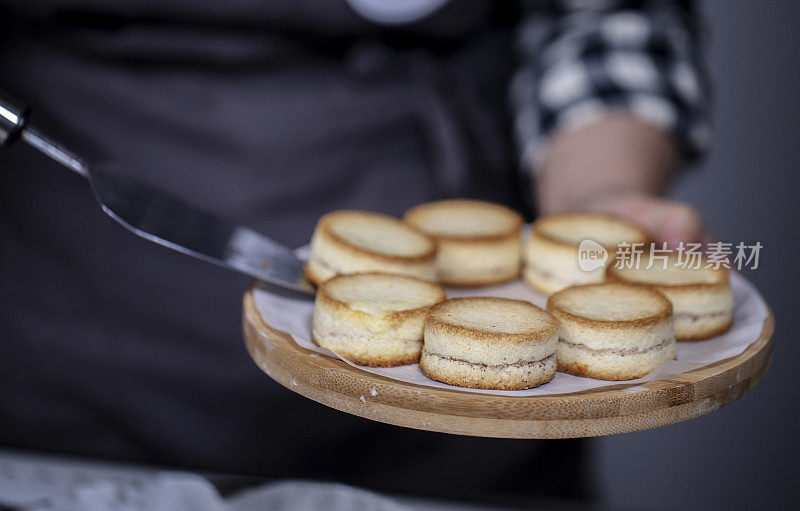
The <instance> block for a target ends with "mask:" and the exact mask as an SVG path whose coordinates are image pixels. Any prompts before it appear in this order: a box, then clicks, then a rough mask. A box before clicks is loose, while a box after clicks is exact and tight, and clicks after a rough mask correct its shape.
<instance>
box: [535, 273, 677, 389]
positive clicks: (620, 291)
mask: <svg viewBox="0 0 800 511" xmlns="http://www.w3.org/2000/svg"><path fill="white" fill-rule="evenodd" d="M547 310H548V311H549V312H550V313H551V314H552V315H553V316H555V317H556V319H558V321H559V323H560V324H561V327H560V330H559V339H558V357H557V358H558V370H559V371H562V372H565V373H570V374H574V375H576V376H587V377H589V378H597V379H600V380H630V379H633V378H641V377H642V376H645V375H647V374H648V373H650V372H651V371H652V370H653V369H655V368H656V367H658V366H659V365H661V363H662V362H665V361H667V360H672V359H674V358H675V357H676V354H677V351H676V347H675V332H674V330H673V320H672V305H671V304H670V303H669V300H667V299H666V298H665V297H664V296H663V295H661V294H660V293H658V292H657V291H655V290H653V289H650V288H648V287H645V286H633V285H628V284H621V283H601V284H584V285H580V286H574V287H570V288H567V289H564V290H562V291H559V292H557V293H555V294H554V295H552V296H551V297H550V299H549V300H548V301H547Z"/></svg>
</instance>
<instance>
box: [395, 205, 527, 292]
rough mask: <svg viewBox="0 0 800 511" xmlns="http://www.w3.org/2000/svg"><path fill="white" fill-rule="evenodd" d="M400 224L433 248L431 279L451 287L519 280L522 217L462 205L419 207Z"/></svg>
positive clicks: (488, 207) (494, 207)
mask: <svg viewBox="0 0 800 511" xmlns="http://www.w3.org/2000/svg"><path fill="white" fill-rule="evenodd" d="M403 220H405V221H406V222H408V223H409V224H411V225H413V226H414V227H416V228H417V229H419V230H421V231H422V232H424V233H426V234H427V235H429V236H430V237H431V238H433V239H434V241H435V242H436V248H437V250H436V274H437V277H438V279H439V282H441V283H443V284H446V285H451V286H478V285H486V284H498V283H500V282H506V281H509V280H513V279H515V278H517V277H518V276H519V267H520V259H521V255H522V242H521V240H520V232H521V230H522V216H521V215H520V214H519V213H517V212H516V211H514V210H512V209H509V208H507V207H505V206H501V205H500V204H494V203H491V202H483V201H476V200H466V199H453V200H442V201H437V202H429V203H426V204H420V205H419V206H416V207H414V208H411V209H410V210H408V211H407V212H406V213H405V215H403Z"/></svg>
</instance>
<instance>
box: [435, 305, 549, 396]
mask: <svg viewBox="0 0 800 511" xmlns="http://www.w3.org/2000/svg"><path fill="white" fill-rule="evenodd" d="M557 334H558V322H556V320H555V319H554V318H553V317H552V316H551V315H550V314H548V313H547V312H545V311H543V310H542V309H540V308H539V307H537V306H535V305H533V304H531V303H528V302H523V301H520V300H508V299H506V298H454V299H452V300H447V301H446V302H443V303H440V304H439V305H436V306H434V307H433V308H431V311H430V314H429V315H428V320H427V321H426V322H425V346H424V348H423V350H422V357H421V358H420V362H419V363H420V368H421V369H422V370H423V371H424V372H425V374H427V375H428V376H429V377H431V378H433V379H434V380H437V381H440V382H443V383H449V384H450V385H458V386H460V387H472V388H478V389H497V390H519V389H528V388H531V387H537V386H539V385H541V384H543V383H547V382H549V381H550V380H552V379H553V376H554V375H555V371H556V357H555V353H556V344H557V342H558V335H557Z"/></svg>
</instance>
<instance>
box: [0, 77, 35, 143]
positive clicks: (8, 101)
mask: <svg viewBox="0 0 800 511" xmlns="http://www.w3.org/2000/svg"><path fill="white" fill-rule="evenodd" d="M29 113H30V109H29V108H28V105H26V104H25V103H23V102H22V101H20V100H18V99H17V98H15V97H14V96H12V95H11V94H8V93H6V92H4V91H2V90H0V146H2V145H7V144H10V143H11V142H13V141H14V140H15V139H16V138H17V137H18V136H19V134H20V133H21V132H22V128H23V127H24V126H25V122H26V121H27V120H28V114H29Z"/></svg>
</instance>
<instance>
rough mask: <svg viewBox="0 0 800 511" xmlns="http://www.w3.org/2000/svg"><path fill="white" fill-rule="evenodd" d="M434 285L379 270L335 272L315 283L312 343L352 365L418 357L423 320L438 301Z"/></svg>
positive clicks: (440, 298) (399, 361)
mask: <svg viewBox="0 0 800 511" xmlns="http://www.w3.org/2000/svg"><path fill="white" fill-rule="evenodd" d="M444 299H445V293H444V290H443V289H442V288H441V287H440V286H439V285H437V284H434V283H431V282H426V281H424V280H419V279H415V278H411V277H404V276H400V275H390V274H382V273H361V274H356V275H340V276H337V277H334V278H332V279H329V280H327V281H325V282H324V283H322V284H321V285H320V286H319V287H318V288H317V296H316V302H315V304H314V316H313V320H312V327H311V333H312V336H313V338H314V342H316V343H317V344H318V345H320V346H323V347H325V348H328V349H330V350H332V351H334V352H335V353H337V354H338V355H341V356H342V357H344V358H347V359H348V360H351V361H353V362H355V363H356V364H361V365H367V366H383V367H389V366H397V365H403V364H412V363H415V362H418V361H419V356H420V352H421V351H422V338H423V332H424V327H425V319H426V317H427V315H428V309H430V308H431V306H433V305H435V304H437V303H440V302H442V301H444Z"/></svg>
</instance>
